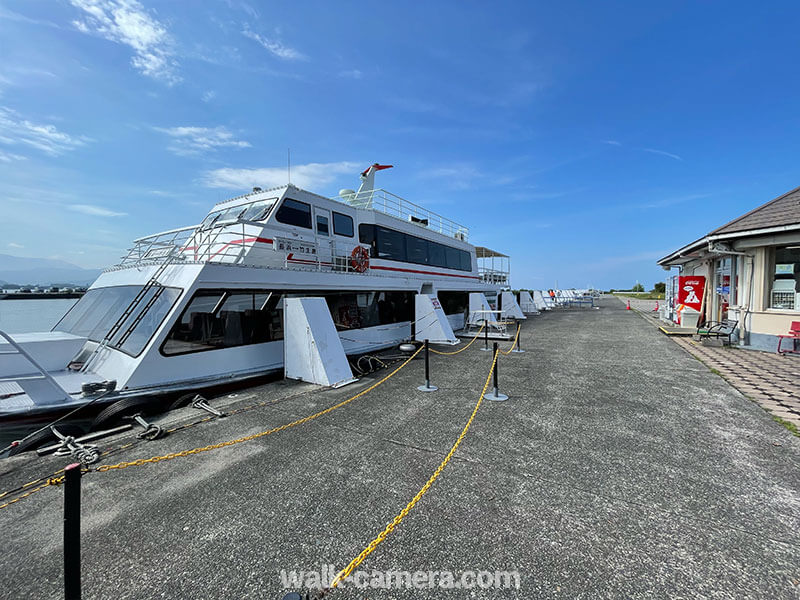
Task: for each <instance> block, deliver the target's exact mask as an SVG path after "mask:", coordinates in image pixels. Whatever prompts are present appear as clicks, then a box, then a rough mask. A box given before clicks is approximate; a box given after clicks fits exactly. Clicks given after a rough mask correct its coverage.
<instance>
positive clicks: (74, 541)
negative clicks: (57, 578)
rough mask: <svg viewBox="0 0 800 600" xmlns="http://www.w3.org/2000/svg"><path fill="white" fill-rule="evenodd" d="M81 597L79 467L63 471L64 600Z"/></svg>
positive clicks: (69, 467) (75, 464) (70, 466)
mask: <svg viewBox="0 0 800 600" xmlns="http://www.w3.org/2000/svg"><path fill="white" fill-rule="evenodd" d="M80 597H81V465H80V463H73V464H71V465H69V466H68V467H67V468H65V469H64V598H65V599H66V600H80Z"/></svg>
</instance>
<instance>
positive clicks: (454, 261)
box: [446, 246, 461, 270]
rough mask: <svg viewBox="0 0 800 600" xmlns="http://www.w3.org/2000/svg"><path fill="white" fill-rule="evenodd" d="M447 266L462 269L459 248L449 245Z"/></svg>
mask: <svg viewBox="0 0 800 600" xmlns="http://www.w3.org/2000/svg"><path fill="white" fill-rule="evenodd" d="M446 251H447V268H448V269H459V270H460V269H461V256H460V255H459V254H458V252H459V250H458V248H451V247H450V246H447V250H446Z"/></svg>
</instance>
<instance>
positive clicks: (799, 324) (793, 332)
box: [778, 321, 800, 356]
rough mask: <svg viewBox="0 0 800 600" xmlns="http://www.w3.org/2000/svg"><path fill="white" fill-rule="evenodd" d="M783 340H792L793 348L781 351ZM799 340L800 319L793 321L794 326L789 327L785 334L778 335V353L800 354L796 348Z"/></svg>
mask: <svg viewBox="0 0 800 600" xmlns="http://www.w3.org/2000/svg"><path fill="white" fill-rule="evenodd" d="M783 340H792V349H791V350H783V351H781V342H783ZM797 340H800V321H792V326H791V327H790V328H789V333H784V334H783V335H779V336H778V354H780V355H781V356H783V355H785V354H786V353H787V352H792V353H793V354H800V352H799V351H798V350H797V349H796V348H797V344H796V341H797Z"/></svg>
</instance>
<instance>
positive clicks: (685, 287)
mask: <svg viewBox="0 0 800 600" xmlns="http://www.w3.org/2000/svg"><path fill="white" fill-rule="evenodd" d="M705 286H706V278H705V277H703V276H702V275H692V276H691V277H687V276H683V275H681V276H680V277H679V278H678V304H683V305H684V306H687V307H689V308H693V309H694V310H696V311H698V312H700V306H701V305H702V304H703V289H704V288H705Z"/></svg>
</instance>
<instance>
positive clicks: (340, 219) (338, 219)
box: [333, 212, 354, 237]
mask: <svg viewBox="0 0 800 600" xmlns="http://www.w3.org/2000/svg"><path fill="white" fill-rule="evenodd" d="M333 233H335V234H336V235H343V236H345V237H353V235H354V231H353V219H352V217H349V216H347V215H343V214H342V213H338V212H335V213H333Z"/></svg>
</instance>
